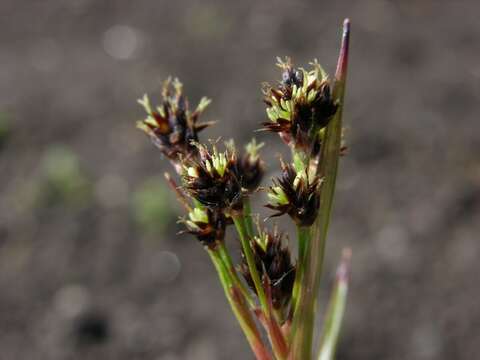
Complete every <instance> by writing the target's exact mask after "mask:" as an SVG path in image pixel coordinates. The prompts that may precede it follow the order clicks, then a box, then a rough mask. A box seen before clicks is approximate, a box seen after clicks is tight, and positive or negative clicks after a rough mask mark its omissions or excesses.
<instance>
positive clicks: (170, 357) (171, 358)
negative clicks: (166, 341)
mask: <svg viewBox="0 0 480 360" xmlns="http://www.w3.org/2000/svg"><path fill="white" fill-rule="evenodd" d="M179 359H180V358H179V357H178V356H176V355H175V354H165V355H161V356H160V357H158V358H156V359H155V360H179Z"/></svg>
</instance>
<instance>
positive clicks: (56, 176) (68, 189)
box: [38, 145, 92, 207]
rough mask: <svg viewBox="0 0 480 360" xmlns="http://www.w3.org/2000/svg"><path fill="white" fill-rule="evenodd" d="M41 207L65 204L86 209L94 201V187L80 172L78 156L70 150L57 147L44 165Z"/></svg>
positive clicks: (52, 150) (43, 162)
mask: <svg viewBox="0 0 480 360" xmlns="http://www.w3.org/2000/svg"><path fill="white" fill-rule="evenodd" d="M41 170H42V175H43V178H42V183H41V184H40V186H39V194H38V195H39V196H38V201H39V202H40V205H59V204H64V205H67V206H72V207H83V206H85V205H87V204H88V203H89V202H90V201H91V199H92V183H91V181H90V179H89V178H88V176H87V174H86V173H85V171H84V170H83V169H82V168H81V166H80V162H79V159H78V156H77V155H76V154H75V153H74V152H73V151H72V150H71V149H69V148H68V147H66V146H63V145H54V146H51V147H50V148H48V149H47V151H46V152H45V154H44V156H43V159H42V161H41Z"/></svg>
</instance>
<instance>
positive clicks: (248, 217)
mask: <svg viewBox="0 0 480 360" xmlns="http://www.w3.org/2000/svg"><path fill="white" fill-rule="evenodd" d="M243 216H244V217H245V223H246V225H247V233H248V236H250V238H251V239H253V236H254V235H255V234H254V231H253V229H254V227H253V219H252V206H251V205H250V197H249V196H248V195H245V196H244V197H243Z"/></svg>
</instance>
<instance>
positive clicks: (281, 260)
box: [240, 230, 295, 310]
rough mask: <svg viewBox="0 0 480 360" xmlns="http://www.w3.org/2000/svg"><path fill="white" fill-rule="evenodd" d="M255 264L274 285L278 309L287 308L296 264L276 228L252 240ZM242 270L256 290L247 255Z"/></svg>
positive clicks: (274, 297)
mask: <svg viewBox="0 0 480 360" xmlns="http://www.w3.org/2000/svg"><path fill="white" fill-rule="evenodd" d="M252 249H253V253H254V257H255V265H256V267H257V270H258V272H259V274H260V276H261V277H262V278H264V277H267V278H268V280H269V283H270V284H271V287H272V303H273V306H274V307H275V308H276V309H281V310H286V308H287V307H288V304H289V303H290V299H291V297H292V290H293V283H294V280H295V266H294V265H293V264H292V260H291V255H290V251H289V249H288V247H287V246H283V244H282V234H279V233H278V232H277V231H276V230H275V231H273V232H262V233H261V234H260V236H259V237H256V238H254V239H253V241H252ZM240 271H241V273H242V275H243V277H244V278H245V280H246V281H247V284H248V285H249V286H250V288H252V290H253V291H255V284H254V283H253V280H252V277H251V275H250V272H249V270H248V265H247V263H246V260H245V257H243V262H242V264H241V265H240Z"/></svg>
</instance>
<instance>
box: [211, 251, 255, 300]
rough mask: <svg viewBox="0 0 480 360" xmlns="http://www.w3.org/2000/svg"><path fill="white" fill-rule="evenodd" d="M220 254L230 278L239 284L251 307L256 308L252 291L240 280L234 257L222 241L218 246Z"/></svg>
mask: <svg viewBox="0 0 480 360" xmlns="http://www.w3.org/2000/svg"><path fill="white" fill-rule="evenodd" d="M217 250H218V254H219V255H220V258H221V260H222V262H223V264H224V266H225V267H226V268H227V270H228V273H229V275H230V278H231V279H232V281H233V282H234V283H235V285H237V286H238V288H239V289H240V291H241V293H242V295H243V296H244V297H245V300H246V301H247V302H248V305H249V306H250V308H251V309H255V308H256V304H255V300H254V299H253V298H252V295H251V293H250V291H249V290H248V289H247V287H246V286H245V284H244V283H243V282H242V281H241V280H240V278H239V276H238V273H237V271H236V270H235V266H234V265H233V261H232V258H231V256H230V254H229V252H228V250H227V248H226V246H225V244H224V243H223V242H222V243H220V244H219V245H218V247H217Z"/></svg>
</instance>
